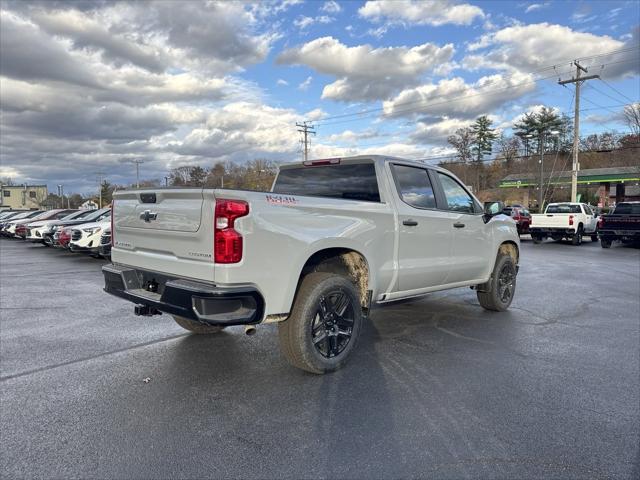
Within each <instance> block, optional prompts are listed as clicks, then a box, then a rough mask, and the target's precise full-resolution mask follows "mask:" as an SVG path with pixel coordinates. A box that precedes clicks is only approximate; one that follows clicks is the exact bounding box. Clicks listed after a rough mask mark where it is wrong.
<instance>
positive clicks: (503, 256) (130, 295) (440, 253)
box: [103, 156, 520, 373]
mask: <svg viewBox="0 0 640 480" xmlns="http://www.w3.org/2000/svg"><path fill="white" fill-rule="evenodd" d="M502 208H503V205H502V204H500V203H499V202H495V203H493V204H490V205H488V206H487V207H485V209H483V207H482V206H481V205H480V203H479V202H478V201H477V199H476V198H475V197H474V196H473V195H472V194H471V193H469V191H468V190H467V189H466V187H465V186H464V185H463V183H462V182H460V181H459V180H458V179H457V178H456V177H455V176H453V175H452V174H451V173H449V172H448V171H446V170H443V169H441V168H437V167H431V166H426V165H425V164H422V163H418V162H412V161H407V160H401V159H396V158H388V157H380V156H361V157H353V158H349V159H344V158H343V159H326V160H315V161H309V162H304V163H297V164H292V165H285V166H282V167H281V168H280V171H279V173H278V176H277V178H276V180H275V182H274V185H273V188H272V191H271V192H249V191H239V190H223V189H206V188H205V189H201V188H160V189H153V190H129V191H119V192H117V193H116V194H115V195H114V201H113V206H112V226H111V235H112V250H111V260H112V262H113V264H110V265H106V266H104V267H103V273H104V276H105V291H106V292H108V293H110V294H113V295H116V296H119V297H121V298H124V299H127V300H129V301H131V302H133V303H135V304H136V308H135V311H136V313H137V314H138V315H154V314H158V313H160V312H166V313H168V314H170V315H172V316H173V317H174V319H175V320H176V322H177V323H178V324H179V325H181V326H182V327H184V328H186V329H188V330H190V331H192V332H195V333H213V332H216V331H219V330H221V329H222V328H224V327H225V326H229V325H246V331H247V333H251V332H252V331H254V330H255V327H254V326H255V325H256V324H259V323H268V322H278V329H279V337H280V344H281V350H282V352H283V354H284V356H285V357H286V358H287V359H288V361H289V362H290V363H292V364H293V365H295V366H297V367H299V368H302V369H304V370H307V371H310V372H314V373H325V372H329V371H332V370H335V369H337V368H339V367H340V366H341V365H343V364H344V362H345V361H346V359H347V358H348V356H349V354H350V352H351V351H352V350H353V348H354V347H355V344H356V341H357V338H358V335H359V333H360V330H361V328H362V325H363V319H364V318H366V316H367V314H368V312H369V309H370V308H371V305H372V304H383V303H386V302H391V301H394V300H398V299H404V298H410V297H417V296H421V295H424V294H427V293H429V292H434V291H437V290H444V289H450V288H456V287H471V288H474V289H476V290H477V296H478V300H479V302H480V304H481V305H482V306H483V307H484V308H486V309H489V310H494V311H503V310H505V309H507V308H508V307H509V305H510V304H511V301H512V299H513V295H514V292H515V286H516V274H517V269H518V260H519V249H520V244H519V238H518V232H517V230H516V224H515V223H514V222H513V220H512V219H511V218H509V217H507V216H505V215H503V214H502Z"/></svg>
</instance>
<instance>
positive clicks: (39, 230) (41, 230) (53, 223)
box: [27, 210, 94, 246]
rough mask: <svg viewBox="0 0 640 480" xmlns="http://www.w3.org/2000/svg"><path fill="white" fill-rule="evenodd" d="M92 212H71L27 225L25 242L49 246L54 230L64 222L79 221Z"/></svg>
mask: <svg viewBox="0 0 640 480" xmlns="http://www.w3.org/2000/svg"><path fill="white" fill-rule="evenodd" d="M93 211H94V210H71V211H70V212H71V213H69V214H67V215H66V216H64V217H62V218H60V219H55V220H44V221H39V222H33V223H30V224H28V225H27V240H28V241H30V242H34V243H43V244H44V245H46V246H50V245H51V243H52V237H53V234H54V233H55V231H56V228H57V227H58V226H59V225H61V224H63V223H64V222H66V221H71V220H80V219H81V218H83V217H86V216H87V215H90V214H91V212H93Z"/></svg>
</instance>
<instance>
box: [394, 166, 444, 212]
mask: <svg viewBox="0 0 640 480" xmlns="http://www.w3.org/2000/svg"><path fill="white" fill-rule="evenodd" d="M393 173H394V175H395V177H396V181H397V182H398V190H399V193H400V198H402V201H404V202H405V203H408V204H409V205H411V206H412V207H415V208H436V197H435V196H434V194H433V187H432V186H431V180H429V174H428V173H427V171H426V170H425V169H424V168H418V167H408V166H406V165H393Z"/></svg>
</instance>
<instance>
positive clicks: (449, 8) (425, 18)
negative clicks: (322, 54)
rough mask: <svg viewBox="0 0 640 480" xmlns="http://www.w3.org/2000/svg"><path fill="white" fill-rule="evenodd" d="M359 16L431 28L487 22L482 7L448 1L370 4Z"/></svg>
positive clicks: (390, 0) (373, 1)
mask: <svg viewBox="0 0 640 480" xmlns="http://www.w3.org/2000/svg"><path fill="white" fill-rule="evenodd" d="M358 14H359V15H360V16H361V17H363V18H366V19H367V20H372V21H376V22H379V21H383V20H384V21H388V22H390V23H408V24H415V25H432V26H440V25H445V24H449V23H451V24H454V25H469V24H471V23H472V22H473V21H474V20H475V19H476V18H484V12H483V11H482V9H481V8H480V7H476V6H475V5H470V4H468V3H463V4H456V3H453V2H450V1H446V0H370V1H368V2H367V3H365V4H364V5H363V6H362V7H360V9H359V10H358Z"/></svg>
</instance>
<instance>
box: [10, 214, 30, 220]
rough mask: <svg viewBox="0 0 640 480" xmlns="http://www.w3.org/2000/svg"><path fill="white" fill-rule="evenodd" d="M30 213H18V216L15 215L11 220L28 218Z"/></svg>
mask: <svg viewBox="0 0 640 480" xmlns="http://www.w3.org/2000/svg"><path fill="white" fill-rule="evenodd" d="M30 213H32V212H23V213H19V214H18V215H16V216H15V217H12V218H11V220H20V219H21V218H27V217H28V216H29V214H30Z"/></svg>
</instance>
